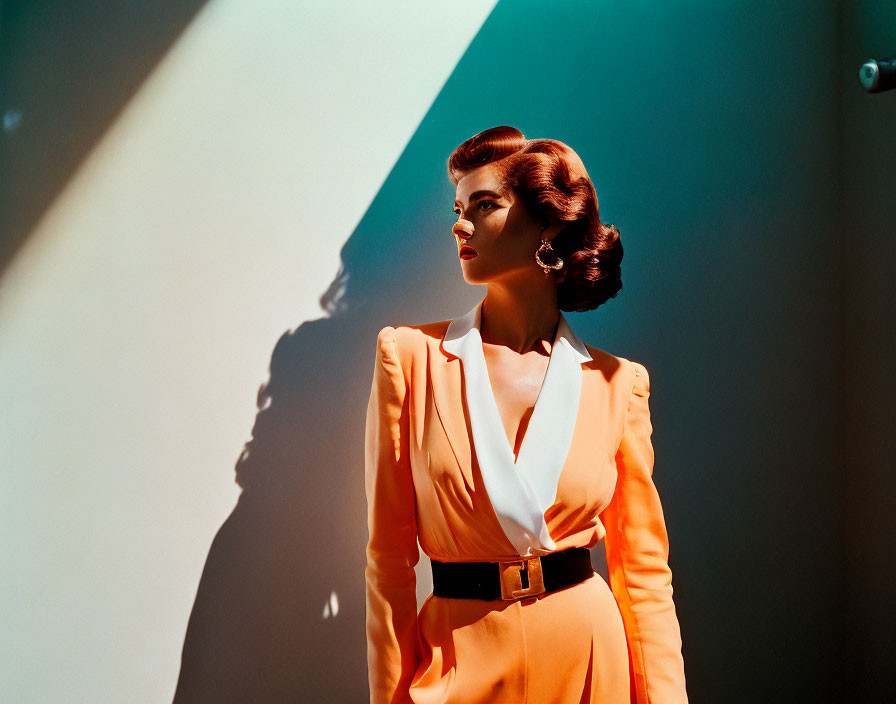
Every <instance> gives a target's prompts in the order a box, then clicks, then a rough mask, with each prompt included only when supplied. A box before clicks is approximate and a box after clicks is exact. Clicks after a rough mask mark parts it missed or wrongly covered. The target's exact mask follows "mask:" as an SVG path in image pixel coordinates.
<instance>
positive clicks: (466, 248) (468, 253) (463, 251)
mask: <svg viewBox="0 0 896 704" xmlns="http://www.w3.org/2000/svg"><path fill="white" fill-rule="evenodd" d="M457 256H459V257H460V258H461V259H472V258H473V257H475V256H476V250H475V249H473V248H472V247H471V246H470V245H468V244H465V245H461V248H460V251H459V252H458V253H457Z"/></svg>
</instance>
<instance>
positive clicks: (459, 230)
mask: <svg viewBox="0 0 896 704" xmlns="http://www.w3.org/2000/svg"><path fill="white" fill-rule="evenodd" d="M453 229H454V234H455V235H456V236H458V237H460V238H462V239H465V240H468V239H470V238H471V237H472V236H473V233H472V232H468V231H467V227H466V226H465V225H462V224H461V223H460V222H458V223H457V224H455V226H454V228H453Z"/></svg>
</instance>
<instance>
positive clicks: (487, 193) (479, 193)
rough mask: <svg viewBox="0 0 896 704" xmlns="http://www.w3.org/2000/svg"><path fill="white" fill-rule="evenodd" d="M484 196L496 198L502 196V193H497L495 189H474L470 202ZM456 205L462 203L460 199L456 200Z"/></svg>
mask: <svg viewBox="0 0 896 704" xmlns="http://www.w3.org/2000/svg"><path fill="white" fill-rule="evenodd" d="M483 196H493V197H494V198H501V197H502V196H501V194H500V193H495V191H488V190H481V191H473V192H472V193H471V194H470V202H471V203H472V202H473V201H474V200H476V199H477V198H482V197H483ZM454 203H455V205H456V204H458V203H460V201H459V200H456V201H454Z"/></svg>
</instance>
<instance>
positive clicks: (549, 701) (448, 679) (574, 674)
mask: <svg viewBox="0 0 896 704" xmlns="http://www.w3.org/2000/svg"><path fill="white" fill-rule="evenodd" d="M417 627H418V633H419V636H420V646H421V652H422V656H423V657H422V660H421V662H420V665H419V667H418V668H417V672H416V673H415V675H414V679H413V682H412V683H411V687H410V698H411V701H413V702H415V704H479V703H480V702H481V703H482V704H486V703H488V704H504V703H506V704H583V703H591V704H595V703H599V704H629V703H630V701H631V691H630V684H629V664H628V663H629V659H628V646H627V644H626V636H625V629H624V626H623V622H622V616H621V614H620V612H619V607H618V606H617V605H616V601H615V599H614V597H613V592H612V591H611V590H610V587H609V586H608V585H607V583H606V581H605V580H604V578H603V577H602V576H601V575H600V574H598V573H596V572H595V573H594V574H593V575H592V576H591V577H589V578H588V579H586V580H585V581H584V582H580V583H578V584H574V585H571V586H569V587H565V588H563V589H560V590H557V591H555V592H551V593H549V594H540V595H538V596H533V597H527V598H525V599H520V600H518V601H503V600H501V599H498V600H496V601H485V600H482V599H448V598H443V597H438V596H434V595H433V594H430V595H429V596H428V597H427V598H426V601H425V602H424V603H423V606H422V608H421V609H420V613H419V614H418V617H417Z"/></svg>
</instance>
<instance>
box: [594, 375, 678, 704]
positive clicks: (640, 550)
mask: <svg viewBox="0 0 896 704" xmlns="http://www.w3.org/2000/svg"><path fill="white" fill-rule="evenodd" d="M626 361H629V360H626ZM630 364H631V365H632V366H633V367H634V384H633V387H632V394H631V397H630V399H629V405H628V409H627V412H626V417H625V426H624V430H623V435H622V442H621V443H620V445H619V449H618V450H617V451H616V469H617V472H618V478H617V481H616V491H615V493H614V494H613V499H612V501H611V502H610V504H609V505H608V506H607V508H606V509H604V511H603V513H602V514H601V520H602V522H603V524H604V527H605V528H606V529H607V533H606V537H605V540H606V549H607V567H608V570H609V576H610V587H611V589H612V590H613V594H614V596H615V597H616V601H617V603H618V604H619V608H620V611H621V613H622V618H623V622H624V624H625V631H626V635H627V638H628V643H629V652H630V656H631V667H632V673H631V674H632V702H634V703H636V704H686V702H687V700H688V698H687V692H686V691H685V678H684V662H683V657H682V653H681V645H682V643H681V631H680V628H679V623H678V618H677V616H676V613H675V605H674V603H673V601H672V572H671V570H670V569H669V563H668V558H669V540H668V536H667V533H666V524H665V521H664V518H663V508H662V505H661V504H660V498H659V495H658V493H657V490H656V485H655V484H654V482H653V461H654V452H653V445H652V443H651V440H650V436H651V434H652V433H653V426H652V425H651V422H650V410H649V407H648V403H647V398H648V396H649V395H650V377H649V375H648V373H647V369H646V368H645V367H644V365H643V364H640V363H638V362H630Z"/></svg>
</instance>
